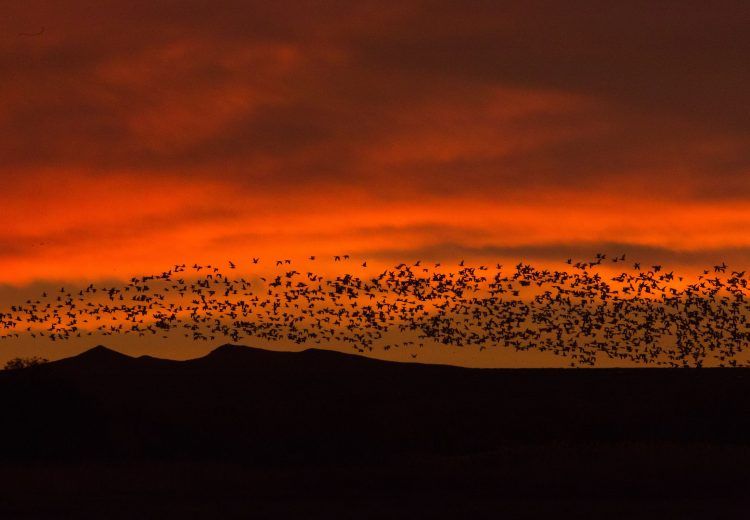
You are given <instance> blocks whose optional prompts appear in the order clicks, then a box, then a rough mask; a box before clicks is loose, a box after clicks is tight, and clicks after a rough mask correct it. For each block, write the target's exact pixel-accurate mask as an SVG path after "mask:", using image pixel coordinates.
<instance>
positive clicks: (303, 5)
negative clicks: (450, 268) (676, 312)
mask: <svg viewBox="0 0 750 520" xmlns="http://www.w3.org/2000/svg"><path fill="white" fill-rule="evenodd" d="M511 4H512V3H511ZM511 4H509V3H500V2H473V3H471V4H470V5H469V4H467V3H465V2H441V1H436V2H421V1H409V0H407V1H404V2H398V3H397V4H393V5H391V6H390V7H384V6H383V4H382V3H379V2H366V1H365V2H356V3H352V2H312V1H311V2H284V1H280V2H246V1H242V2H240V1H225V2H222V3H221V5H217V4H216V3H207V2H202V1H200V2H199V1H196V0H187V1H181V2H171V1H163V2H145V1H144V2H139V1H134V2H114V1H111V2H106V1H104V2H96V3H91V2H84V1H79V0H73V1H71V2H65V5H62V4H61V3H59V2H45V1H41V0H37V1H33V0H32V1H24V2H20V1H12V2H10V3H9V4H8V6H7V8H6V7H4V10H5V11H7V16H4V17H3V20H2V21H0V29H1V31H0V34H2V36H0V98H1V99H3V103H2V104H1V105H0V136H2V139H0V182H1V183H2V186H3V189H2V191H1V192H0V205H2V207H3V219H4V226H3V232H2V234H0V281H6V282H11V283H19V282H29V281H31V280H34V279H41V278H54V279H60V278H63V279H64V278H76V279H83V278H86V277H106V276H123V277H124V276H127V275H128V274H130V273H132V272H133V271H137V270H144V269H147V270H156V269H160V268H162V267H165V266H166V265H169V264H171V263H172V262H179V261H183V260H186V259H187V260H188V261H189V260H190V258H193V257H195V258H196V259H201V258H205V259H209V260H210V259H219V258H226V257H236V256H237V255H250V254H255V255H257V254H269V255H271V254H278V255H282V256H283V255H288V254H299V255H306V254H308V253H311V254H314V253H318V254H328V253H331V252H334V251H338V250H345V251H351V252H356V253H361V254H362V255H370V256H373V257H380V258H384V257H387V256H389V255H391V256H396V255H404V256H405V255H419V254H422V253H424V252H429V253H430V254H431V255H433V256H440V255H442V254H445V255H446V256H450V255H455V254H458V252H461V254H467V255H471V254H473V255H475V256H477V257H487V256H491V255H494V254H497V255H500V256H502V255H504V254H507V256H510V255H517V256H524V257H530V258H540V259H544V260H551V259H553V258H555V257H556V256H559V258H560V259H564V258H565V257H566V256H567V255H568V254H570V253H571V252H576V251H585V250H587V249H588V248H589V247H591V248H592V249H593V248H595V247H601V246H606V245H607V244H617V245H618V247H620V248H622V249H632V251H634V252H639V251H640V252H644V251H645V252H648V254H652V253H653V254H655V253H656V252H659V251H663V253H664V256H665V258H668V259H673V261H675V262H678V263H693V262H695V263H697V262H699V261H703V260H704V259H705V260H709V258H711V259H712V258H714V257H715V256H722V255H731V256H732V258H736V259H737V261H738V262H743V261H750V254H747V253H746V251H748V250H749V249H748V248H750V238H748V237H747V233H746V229H747V225H748V224H750V204H748V203H749V202H750V152H748V150H750V114H748V111H750V94H748V89H747V88H746V87H747V85H748V84H750V69H749V68H748V67H747V57H748V56H750V36H748V32H747V30H746V28H747V22H748V13H747V8H746V6H744V5H743V3H742V2H721V3H720V4H711V5H708V4H705V3H695V4H692V3H690V2H688V3H685V2H679V3H678V2H667V3H660V4H658V5H654V4H653V3H647V2H643V3H640V2H635V3H633V2H630V3H628V4H627V5H625V4H623V5H620V6H604V5H602V4H601V2H593V1H589V2H573V3H565V4H564V5H563V4H560V5H559V6H550V5H549V3H548V2H533V1H532V2H518V3H516V4H515V5H511ZM42 27H43V28H44V32H43V34H41V35H39V36H34V37H29V36H20V35H19V33H23V32H35V31H38V30H39V29H40V28H42ZM558 253H559V254H558ZM644 254H646V253H644Z"/></svg>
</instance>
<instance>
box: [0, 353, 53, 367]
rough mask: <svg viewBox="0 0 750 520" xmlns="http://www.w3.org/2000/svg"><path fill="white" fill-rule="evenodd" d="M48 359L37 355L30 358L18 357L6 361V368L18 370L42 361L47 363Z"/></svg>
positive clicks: (39, 363)
mask: <svg viewBox="0 0 750 520" xmlns="http://www.w3.org/2000/svg"><path fill="white" fill-rule="evenodd" d="M48 361H49V360H48V359H45V358H41V357H37V356H34V357H28V358H22V357H16V358H13V359H11V360H9V361H8V362H7V363H5V370H18V369H21V368H29V367H34V366H37V365H41V364H42V363H47V362H48Z"/></svg>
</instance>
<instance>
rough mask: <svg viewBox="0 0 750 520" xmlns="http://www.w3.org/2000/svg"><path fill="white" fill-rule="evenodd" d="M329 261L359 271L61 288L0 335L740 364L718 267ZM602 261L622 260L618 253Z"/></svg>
mask: <svg viewBox="0 0 750 520" xmlns="http://www.w3.org/2000/svg"><path fill="white" fill-rule="evenodd" d="M315 259H316V258H315V257H314V256H311V257H310V258H309V260H310V261H315ZM332 260H333V262H334V263H335V264H336V265H340V266H342V267H348V266H353V267H354V268H355V269H345V270H348V271H356V273H358V274H354V273H351V272H347V273H343V274H339V275H335V276H330V277H325V276H323V275H320V274H316V273H315V272H313V271H310V270H306V269H303V271H305V272H300V271H298V270H297V269H295V265H296V262H293V261H292V260H291V259H280V260H276V261H274V262H271V265H270V266H269V267H268V269H266V270H265V271H263V272H260V271H258V272H255V273H252V271H247V272H245V271H243V270H242V268H241V267H240V263H239V262H238V263H235V262H227V264H226V266H222V267H219V266H215V265H198V264H194V265H192V266H187V265H175V266H174V267H173V268H172V269H169V270H167V271H165V272H162V273H160V274H154V275H148V276H139V277H134V278H132V279H131V280H130V282H129V283H123V284H122V285H119V286H115V285H112V286H97V285H95V284H90V285H89V286H88V287H85V288H81V289H77V290H66V289H65V288H64V287H63V288H61V289H59V290H57V291H55V292H50V293H47V292H45V293H43V294H41V295H40V296H39V297H37V298H34V299H28V300H26V301H25V302H23V303H20V304H17V305H13V306H11V307H9V308H8V309H6V310H5V311H3V312H0V338H1V339H14V338H20V337H22V336H23V335H30V336H31V337H34V338H47V339H48V340H51V341H65V340H68V339H71V338H74V337H82V336H86V335H92V334H103V335H114V334H126V335H127V334H129V335H137V336H148V335H161V336H164V337H169V334H170V333H174V332H176V331H178V330H179V331H180V333H181V334H183V335H184V336H185V337H187V338H192V339H194V340H196V341H212V340H216V339H217V338H221V337H226V338H231V340H233V341H235V342H236V341H239V340H241V339H242V338H246V337H252V338H259V339H263V340H268V341H287V342H293V343H298V344H313V345H324V346H333V345H339V346H341V345H346V344H349V345H351V346H352V347H353V348H355V349H357V350H358V351H359V352H368V351H369V352H371V351H373V350H374V349H376V348H383V349H385V350H388V349H391V348H407V349H409V353H410V354H411V356H412V357H416V356H417V353H418V352H419V350H418V349H419V348H420V347H424V346H425V345H427V344H429V343H430V342H432V344H438V345H451V346H456V347H473V348H478V349H479V350H485V349H491V348H510V349H514V350H516V351H530V350H537V351H541V352H552V353H554V354H557V355H560V356H565V357H566V358H568V360H569V362H570V364H571V366H591V365H595V364H596V363H597V360H598V359H601V358H602V357H607V358H610V359H613V360H615V361H618V362H622V361H625V362H633V363H637V364H648V365H657V366H673V367H701V366H708V365H712V366H713V365H717V366H750V364H749V363H748V361H747V360H746V359H745V357H746V354H745V353H746V351H747V347H748V344H749V342H750V322H748V315H750V301H749V300H748V294H747V290H748V278H747V277H746V276H745V272H737V271H728V267H727V265H726V264H724V263H722V264H721V265H716V266H713V268H712V269H706V270H704V271H703V272H702V274H700V275H698V276H697V279H696V280H694V281H693V282H692V283H688V282H687V281H685V279H684V278H683V277H680V276H676V275H675V274H674V273H673V272H666V271H665V270H664V269H662V267H661V266H659V265H653V266H647V267H646V268H641V265H640V264H639V263H635V264H632V266H628V267H627V268H625V269H624V270H623V272H621V273H620V274H617V275H615V276H611V277H606V278H605V277H604V276H603V275H602V274H601V273H600V272H599V271H600V269H599V266H601V265H602V263H603V262H605V261H607V262H609V260H607V257H606V255H604V254H601V253H600V254H597V255H596V258H595V259H594V260H592V261H587V262H575V263H574V262H573V260H572V259H568V261H567V266H566V268H565V269H564V270H550V269H538V268H536V267H534V266H532V265H529V264H524V263H519V264H517V265H515V266H514V267H512V268H510V269H508V270H505V269H504V268H503V266H502V265H499V264H496V265H495V266H494V267H493V266H488V265H477V266H471V265H468V264H467V263H466V262H464V261H461V262H460V263H459V264H458V265H457V266H453V267H447V266H442V265H441V264H439V263H430V264H429V265H428V264H427V263H425V262H421V261H416V262H414V263H411V264H406V263H400V264H398V265H396V266H393V267H390V268H387V269H385V270H383V271H382V272H380V271H378V273H377V274H376V275H373V276H368V275H367V274H368V272H369V271H371V269H368V268H367V262H366V261H361V260H360V261H357V262H356V263H355V262H354V261H353V260H352V259H351V258H350V257H349V255H337V256H335V257H334V258H333V259H332ZM611 262H612V264H613V266H614V264H619V265H625V262H626V259H625V255H621V256H617V257H614V258H612V259H611ZM339 263H340V264H339ZM258 264H261V265H260V266H259V265H258ZM263 265H265V263H261V259H260V258H252V259H251V260H248V262H247V267H249V268H250V269H251V270H252V269H256V268H259V267H261V266H263ZM307 265H309V264H307ZM300 269H302V267H300ZM269 270H270V271H269ZM267 272H271V273H272V274H271V275H268V274H264V273H267Z"/></svg>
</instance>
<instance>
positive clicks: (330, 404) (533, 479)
mask: <svg viewBox="0 0 750 520" xmlns="http://www.w3.org/2000/svg"><path fill="white" fill-rule="evenodd" d="M0 411H1V413H2V418H3V419H2V427H0V446H1V447H2V454H0V517H3V518H5V517H29V518H32V517H50V518H60V517H65V516H67V517H99V518H165V517H178V518H193V517H211V518H221V517H227V516H245V517H247V516H266V517H270V518H279V517H284V516H292V515H294V516H300V517H316V518H317V517H320V518H322V517H326V518H331V517H349V518H368V517H390V518H392V517H410V518H423V517H437V516H446V515H447V516H453V517H460V518H472V517H479V516H492V517H501V516H502V515H501V514H502V513H507V514H508V517H511V518H524V517H539V516H544V517H549V516H553V517H568V516H571V517H572V516H575V517H578V518H581V517H584V518H585V517H597V518H604V517H606V518H633V517H639V518H643V517H657V518H676V517H681V518H685V517H697V516H700V517H706V518H717V517H718V515H721V516H726V515H727V514H731V515H732V516H736V517H740V518H742V517H745V516H746V515H747V514H748V513H747V510H748V509H749V508H750V498H745V497H746V496H748V494H749V493H748V490H749V489H750V488H749V487H748V484H750V370H746V369H700V370H663V369H638V370H633V369H627V370H597V369H583V370H479V369H463V368H453V367H443V366H427V365H415V364H398V363H389V362H384V361H377V360H371V359H367V358H362V357H356V356H348V355H345V354H339V353H334V352H327V351H320V350H309V351H305V352H302V353H278V352H270V351H264V350H258V349H250V348H246V347H233V346H224V347H220V348H219V349H217V350H215V351H214V352H212V353H211V354H209V355H208V356H206V357H204V358H200V359H196V360H191V361H183V362H178V361H167V360H159V359H155V358H148V357H142V358H130V357H127V356H123V355H121V354H118V353H115V352H113V351H110V350H107V349H105V348H103V347H97V348H96V349H93V350H90V351H88V352H86V353H84V354H82V355H80V356H77V357H74V358H69V359H66V360H61V361H58V362H54V363H49V364H46V365H42V366H39V367H34V368H29V369H23V370H15V371H8V372H3V373H0Z"/></svg>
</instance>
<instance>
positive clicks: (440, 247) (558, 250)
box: [357, 242, 750, 275]
mask: <svg viewBox="0 0 750 520" xmlns="http://www.w3.org/2000/svg"><path fill="white" fill-rule="evenodd" d="M597 253H603V254H605V255H606V256H607V258H608V259H607V260H605V265H608V264H609V262H610V260H611V259H612V258H614V257H616V256H620V255H622V254H625V258H626V262H625V263H617V264H615V263H612V264H611V265H613V266H614V267H619V268H621V269H624V270H628V269H630V268H631V266H632V265H633V263H634V262H640V263H642V266H643V267H644V268H648V267H649V265H651V264H653V263H655V264H659V265H662V266H672V267H682V268H684V267H686V266H687V267H690V268H693V269H696V268H709V269H711V268H712V266H714V265H717V264H718V263H721V262H727V263H729V264H730V267H732V266H733V265H734V266H737V267H742V268H743V269H744V268H745V267H743V266H747V263H748V259H750V247H730V248H702V249H698V250H690V251H684V250H676V249H670V248H668V247H656V246H648V245H641V244H632V243H618V242H578V243H543V244H528V245H519V246H503V245H487V246H478V247H472V246H467V245H465V244H462V243H460V242H441V243H437V244H432V245H427V246H419V247H414V248H409V247H403V248H393V249H379V250H369V251H358V252H357V254H359V255H362V256H365V257H371V258H379V259H384V260H393V261H401V260H404V259H414V260H417V259H422V260H426V261H436V262H440V261H458V260H460V259H464V258H466V259H471V260H472V261H473V262H477V261H484V262H493V261H501V262H502V261H504V260H512V261H516V262H517V261H531V262H533V261H543V262H545V263H547V262H552V263H557V264H559V267H560V269H562V268H564V267H566V268H567V267H568V266H567V265H566V261H567V259H568V258H570V259H572V260H573V262H578V261H581V262H590V261H595V260H596V255H597ZM685 274H687V275H693V274H698V271H695V272H687V273H685Z"/></svg>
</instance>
